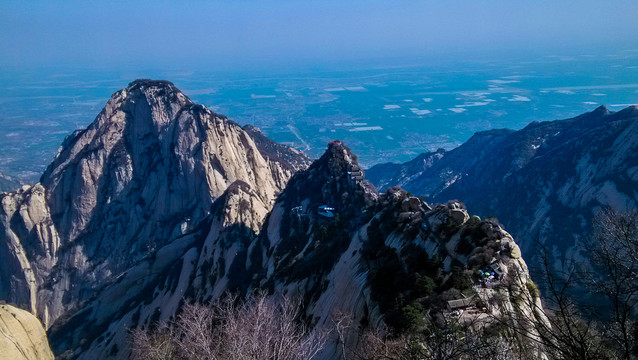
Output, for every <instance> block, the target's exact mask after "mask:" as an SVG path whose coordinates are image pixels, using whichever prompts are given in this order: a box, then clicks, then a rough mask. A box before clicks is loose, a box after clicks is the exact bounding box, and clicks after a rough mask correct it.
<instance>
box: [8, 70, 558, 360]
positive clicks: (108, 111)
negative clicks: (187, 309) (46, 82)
mask: <svg viewBox="0 0 638 360" xmlns="http://www.w3.org/2000/svg"><path fill="white" fill-rule="evenodd" d="M0 200H1V203H2V207H1V209H0V231H1V232H0V234H2V235H1V236H2V241H1V242H0V259H2V260H3V261H2V262H1V263H0V276H1V278H0V281H1V283H0V299H4V300H6V301H7V302H10V303H13V304H15V305H18V306H19V307H22V308H23V309H26V310H29V311H31V312H32V313H34V314H36V315H37V316H38V317H39V318H40V319H41V320H42V321H43V323H44V324H45V325H46V327H47V328H48V334H49V340H50V342H51V345H52V347H53V352H54V353H55V354H56V356H58V357H59V358H80V359H98V358H99V359H101V358H117V359H126V358H128V356H129V355H130V352H131V348H130V329H133V328H149V327H153V326H155V325H156V324H157V322H163V321H170V320H171V319H174V318H175V317H176V316H177V315H178V314H179V312H180V310H181V308H182V307H183V306H184V305H185V304H188V303H201V304H208V303H210V302H211V301H214V300H216V299H219V298H220V297H221V296H223V295H224V294H225V293H228V292H232V293H235V294H238V295H240V296H242V295H245V294H249V293H250V292H251V291H253V290H256V289H265V290H267V291H268V293H269V294H274V295H273V296H277V294H279V295H281V294H285V295H287V296H291V297H294V298H298V299H301V300H302V301H301V304H302V309H301V310H302V318H303V319H300V320H303V321H305V323H306V324H308V325H309V326H310V327H312V328H315V329H329V328H330V326H332V325H333V324H334V319H335V316H337V315H339V314H345V315H346V316H348V318H349V319H350V320H351V322H352V324H354V325H353V329H355V331H353V332H351V333H350V334H349V335H346V336H341V335H338V334H337V332H334V331H332V332H330V334H331V335H330V336H332V338H331V339H330V341H328V342H327V345H326V347H325V348H324V349H323V351H322V353H321V354H320V355H319V359H334V358H339V357H340V356H341V354H342V352H343V349H344V348H345V347H346V346H347V347H349V348H353V347H356V346H357V342H358V341H359V335H360V332H363V331H365V330H371V329H372V330H379V331H382V332H388V331H395V332H399V333H400V332H402V331H403V332H405V331H409V328H408V327H407V326H406V325H405V324H406V321H404V320H405V318H406V317H407V316H409V315H410V314H412V316H413V317H412V318H413V319H416V321H417V322H418V321H419V319H425V318H426V317H428V316H429V315H427V314H434V313H444V312H445V311H447V310H446V304H450V303H449V301H452V304H455V303H454V301H457V302H458V301H461V302H462V303H465V302H466V301H467V302H468V304H469V301H470V300H471V301H472V302H473V303H475V304H476V305H477V306H479V307H484V309H483V310H482V311H484V312H489V313H491V314H492V316H504V315H511V316H510V317H509V318H511V319H515V320H514V321H519V320H516V319H524V320H525V321H527V322H529V321H532V322H535V321H538V322H543V321H546V319H545V317H544V314H543V312H542V307H541V305H540V300H539V299H538V294H534V293H533V291H531V290H530V289H533V287H531V286H530V284H533V283H532V281H531V278H530V275H529V273H528V271H527V265H526V264H525V261H524V260H523V258H522V256H521V251H520V249H519V248H518V246H517V245H516V243H515V242H514V241H513V239H512V237H511V236H510V235H509V234H508V233H507V232H506V231H505V230H504V229H503V228H501V227H500V225H499V224H497V223H495V222H493V221H491V220H489V219H481V218H479V217H476V216H470V214H469V213H468V211H467V209H466V208H465V205H463V203H461V202H460V201H450V202H447V201H445V202H444V203H442V204H439V205H436V206H433V207H432V206H430V205H428V204H427V203H425V202H423V201H422V200H421V199H419V198H417V197H413V196H411V195H410V194H409V193H407V192H406V191H404V190H402V189H400V188H390V189H388V190H387V191H386V192H385V193H378V192H377V189H376V188H375V187H374V186H373V185H372V184H371V183H370V182H368V181H367V180H366V179H365V176H364V172H363V170H362V169H361V168H360V166H359V164H358V162H357V157H356V156H355V155H354V154H353V153H352V152H351V151H350V149H348V147H347V146H345V144H343V143H342V142H339V141H334V142H332V143H330V144H329V145H328V148H327V150H326V152H325V153H324V155H323V156H322V157H321V158H319V159H317V160H316V161H314V162H312V163H311V162H310V160H309V159H308V158H307V157H306V156H305V155H304V154H302V153H300V152H298V151H296V150H294V149H292V148H289V147H286V146H283V145H280V144H276V143H274V142H272V141H271V140H269V139H267V138H266V137H265V136H264V135H263V134H262V133H261V132H260V131H259V129H257V128H254V127H250V126H246V127H245V128H241V127H240V126H238V125H237V124H235V123H233V122H231V121H229V120H228V119H226V118H225V117H223V116H220V115H217V114H214V113H212V112H210V111H209V110H208V109H206V108H205V107H203V106H201V105H195V104H193V103H192V102H191V101H190V100H189V99H188V98H187V97H186V96H185V95H183V94H182V93H181V92H180V91H179V90H177V89H176V88H175V87H174V86H173V85H172V84H171V83H169V82H166V81H151V80H138V81H135V82H133V83H131V84H130V85H129V87H128V88H126V89H124V90H122V91H120V92H117V93H116V94H114V95H113V97H112V98H111V100H109V102H108V103H107V105H106V107H105V109H104V110H103V111H102V112H101V113H100V115H99V116H98V117H97V118H96V120H95V121H94V122H93V123H92V124H91V125H90V126H89V127H88V128H87V129H85V130H81V131H77V132H76V133H74V134H72V135H71V136H69V137H68V138H67V139H66V140H65V141H64V143H63V145H62V147H61V149H60V152H59V154H58V156H57V157H56V158H55V160H54V161H53V163H52V164H51V165H50V166H49V168H48V169H47V170H46V172H45V173H44V175H43V176H42V179H41V182H40V183H39V184H36V185H34V186H24V187H22V188H21V189H20V190H18V191H16V192H13V193H2V195H0ZM487 268H490V269H498V270H497V271H498V276H497V277H498V281H496V280H495V281H494V282H492V283H490V286H489V287H482V286H481V285H480V281H484V279H481V278H479V277H477V276H478V275H476V274H479V273H480V271H483V270H485V269H487ZM493 271H495V270H493ZM483 274H484V273H483ZM495 274H496V273H495ZM493 276H495V275H493ZM464 294H465V295H464ZM464 296H469V297H468V298H464ZM463 299H468V300H463ZM522 299H529V300H530V301H529V302H526V301H521V300H522ZM485 316H486V315H477V317H478V318H480V317H485ZM433 321H434V320H433ZM485 325H486V326H489V325H490V324H489V323H486V324H485ZM496 333H498V332H496ZM527 335H528V336H531V337H533V336H535V334H534V333H533V331H531V332H530V334H527ZM498 336H500V335H498Z"/></svg>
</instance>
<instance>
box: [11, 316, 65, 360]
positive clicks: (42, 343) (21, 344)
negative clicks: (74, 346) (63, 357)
mask: <svg viewBox="0 0 638 360" xmlns="http://www.w3.org/2000/svg"><path fill="white" fill-rule="evenodd" d="M0 354H2V358H3V359H15V360H48V359H51V360H53V353H52V352H51V349H50V348H49V342H48V341H47V334H46V332H45V331H44V328H43V327H42V324H41V323H40V321H39V320H38V318H36V317H35V316H33V314H31V313H30V312H28V311H25V310H22V309H18V308H16V307H13V306H10V305H0Z"/></svg>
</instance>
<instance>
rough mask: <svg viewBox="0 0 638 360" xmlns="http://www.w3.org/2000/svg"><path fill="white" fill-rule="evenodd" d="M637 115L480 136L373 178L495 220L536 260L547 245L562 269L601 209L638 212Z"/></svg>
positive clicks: (591, 116)
mask: <svg viewBox="0 0 638 360" xmlns="http://www.w3.org/2000/svg"><path fill="white" fill-rule="evenodd" d="M637 120H638V107H636V106H631V107H628V108H626V109H624V110H621V111H618V112H611V111H609V110H608V109H607V108H606V107H604V106H601V107H599V108H597V109H596V110H594V111H592V112H589V113H586V114H583V115H580V116H577V117H575V118H572V119H567V120H559V121H549V122H541V123H538V122H535V123H531V124H530V125H528V126H527V127H525V128H523V129H521V130H519V131H513V130H490V131H484V132H480V133H476V134H475V135H474V136H473V137H472V138H471V139H470V140H468V141H467V142H466V143H465V144H463V145H461V146H460V147H458V148H456V149H454V150H451V151H447V152H446V151H438V152H436V153H425V154H422V155H420V156H419V157H417V158H415V159H414V160H412V161H409V162H407V163H404V164H383V165H378V166H375V167H373V168H371V169H370V170H368V175H369V178H370V179H371V181H372V182H373V183H374V184H375V185H377V186H379V187H380V188H385V187H388V186H394V185H398V186H402V187H403V188H405V189H406V190H408V191H411V192H413V193H414V194H416V195H419V196H424V198H425V199H426V200H428V201H432V202H440V201H446V200H447V199H451V198H458V199H463V201H464V202H465V203H466V204H468V206H469V207H471V208H472V209H475V211H476V212H477V213H479V214H483V215H484V216H491V215H496V216H498V218H499V220H500V221H501V222H502V223H503V224H504V225H505V226H506V227H507V229H509V231H510V232H511V233H512V234H513V235H514V236H515V237H516V238H517V240H518V241H519V242H520V244H521V246H522V248H523V252H524V253H525V254H528V256H532V255H534V254H535V253H536V251H537V250H538V247H537V245H536V244H538V243H540V244H543V245H544V246H545V247H546V248H547V249H549V250H550V253H551V255H552V256H553V265H554V266H556V267H557V268H560V267H562V266H563V265H565V264H568V263H570V262H572V261H574V260H581V259H582V256H581V254H579V249H580V248H581V245H582V242H583V241H584V239H586V238H587V236H589V233H590V231H591V223H592V218H593V215H594V213H595V212H596V211H597V210H598V209H601V208H604V207H611V208H614V209H616V210H620V211H622V210H626V209H634V208H636V206H637V205H638V203H637V200H636V199H638V193H637V192H636V189H638V171H637V169H638V155H636V154H638V152H637V150H638V136H636V134H638V132H637V130H638V121H637Z"/></svg>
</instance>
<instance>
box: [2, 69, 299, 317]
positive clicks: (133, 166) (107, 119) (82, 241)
mask: <svg viewBox="0 0 638 360" xmlns="http://www.w3.org/2000/svg"><path fill="white" fill-rule="evenodd" d="M259 141H260V144H262V145H263V144H266V145H270V146H272V147H275V148H276V149H278V150H280V151H283V152H286V151H288V152H290V153H292V154H293V155H292V157H293V158H294V159H295V160H296V161H295V162H291V163H289V162H287V161H282V160H280V158H277V157H274V156H272V154H270V153H268V152H267V151H264V147H263V146H262V147H261V148H260V147H258V146H257V145H256V144H255V141H253V137H252V136H251V134H249V133H248V132H246V131H244V130H243V129H242V128H241V127H240V126H238V125H237V124H235V123H233V122H232V121H229V120H228V119H226V118H225V117H223V116H220V115H217V114H214V113H212V112H211V111H210V110H208V109H207V108H205V107H203V106H201V105H196V104H193V103H192V102H191V101H190V99H188V98H187V97H186V96H185V95H184V94H182V93H181V92H180V91H179V90H178V89H176V88H175V87H174V86H173V85H172V84H171V83H169V82H166V81H152V80H137V81H135V82H133V83H131V84H130V85H129V87H128V88H126V89H124V90H121V91H119V92H117V93H115V94H114V95H113V96H112V98H111V99H110V100H109V101H108V103H107V104H106V106H105V108H104V110H103V111H102V112H101V113H100V114H99V115H98V117H97V118H96V119H95V121H94V122H93V123H92V124H91V125H89V127H88V128H86V129H84V130H79V131H76V132H75V133H74V134H72V135H70V136H69V137H67V139H65V141H64V143H63V145H62V147H61V148H60V151H59V153H58V155H57V156H56V158H55V159H54V161H53V162H52V164H51V165H50V166H49V167H48V168H47V170H46V171H45V173H44V175H43V176H42V179H41V184H37V185H35V186H33V187H25V188H23V189H21V190H20V191H18V192H16V193H3V194H2V195H0V197H1V199H2V211H1V212H0V231H1V233H2V234H3V235H2V236H3V240H4V241H2V245H0V255H2V259H7V261H6V262H5V264H4V265H2V266H0V274H2V275H3V276H2V279H1V280H0V282H1V283H0V297H1V298H4V299H7V300H8V301H11V302H13V303H15V304H17V305H19V306H21V307H23V308H25V309H29V310H30V311H33V312H34V313H35V314H37V315H38V316H39V317H40V318H41V319H42V320H43V322H44V323H45V326H46V327H49V326H50V325H51V324H52V323H53V322H55V320H56V319H57V318H59V317H60V316H62V315H63V314H65V313H66V312H67V311H69V310H73V309H74V308H75V307H77V306H78V304H80V303H81V302H83V301H86V300H87V299H89V298H91V297H93V296H95V295H96V294H97V293H98V292H99V291H100V289H101V288H102V287H103V286H104V285H106V284H108V283H110V282H111V281H112V280H113V279H114V278H115V277H117V276H120V275H121V274H122V273H123V272H125V271H126V270H127V269H128V268H130V267H131V266H132V265H134V264H135V263H137V262H138V261H140V260H141V259H143V258H144V257H145V256H147V255H148V254H149V252H151V251H152V250H153V249H158V248H161V247H163V246H164V245H166V244H168V243H170V242H171V241H173V240H174V239H175V237H177V236H179V235H180V234H181V233H182V232H183V230H184V226H183V224H184V223H186V222H187V223H189V224H197V223H199V222H200V221H202V220H203V219H204V218H206V217H207V215H208V213H209V212H210V207H211V205H212V203H213V201H214V200H215V199H216V198H217V197H219V196H220V195H221V194H222V193H223V192H224V191H225V190H226V189H227V188H228V187H229V186H230V184H232V183H233V182H236V181H241V182H244V183H245V184H247V185H248V186H249V187H250V188H251V189H252V191H254V192H255V194H256V196H257V199H258V201H260V202H261V203H263V204H264V206H266V207H270V206H271V204H272V203H273V201H274V198H275V196H276V194H277V193H278V192H279V191H281V189H282V188H283V186H284V185H285V183H286V181H287V180H288V178H289V177H290V176H291V175H292V173H294V172H295V171H296V170H298V169H299V168H303V167H305V166H307V164H308V163H309V159H308V158H307V157H306V156H305V155H303V154H301V153H299V152H296V151H295V150H292V149H290V148H287V147H284V146H282V145H278V144H276V145H272V144H267V143H266V142H265V140H263V139H259ZM268 141H269V140H268ZM263 216H265V211H263V210H262V213H260V214H258V215H257V216H256V217H257V218H260V217H261V218H262V219H263ZM256 221H259V220H256Z"/></svg>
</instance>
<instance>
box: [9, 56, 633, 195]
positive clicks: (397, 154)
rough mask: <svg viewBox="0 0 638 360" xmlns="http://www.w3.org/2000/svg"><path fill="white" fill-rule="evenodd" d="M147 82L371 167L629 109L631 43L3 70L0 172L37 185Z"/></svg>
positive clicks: (277, 136) (292, 141)
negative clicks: (538, 50) (327, 61)
mask: <svg viewBox="0 0 638 360" xmlns="http://www.w3.org/2000/svg"><path fill="white" fill-rule="evenodd" d="M144 77H149V78H162V79H166V80H170V81H172V82H173V83H175V85H176V86H177V87H178V88H179V89H181V90H182V91H183V92H184V93H185V94H187V95H188V96H189V97H190V98H191V99H192V100H193V101H194V102H196V103H201V104H203V105H206V106H207V107H209V108H210V109H211V110H212V111H215V112H217V113H220V114H223V115H226V116H228V117H229V118H230V119H232V120H233V121H235V122H237V123H239V124H241V125H245V124H252V125H255V126H258V127H260V128H261V129H262V130H263V132H264V133H265V134H266V135H267V136H269V137H270V138H272V139H273V140H275V141H279V142H283V143H286V144H289V145H292V146H294V147H297V148H300V149H302V150H304V151H306V152H307V153H308V154H309V155H310V156H312V157H318V156H319V155H321V153H322V152H323V150H324V149H325V145H326V143H327V142H329V141H330V140H333V139H340V140H343V141H345V143H346V144H347V145H348V146H350V147H351V148H352V149H353V151H354V152H355V153H356V154H358V155H359V159H360V161H361V163H362V164H363V165H364V167H369V166H372V165H374V164H376V163H379V162H388V161H393V162H398V161H406V160H409V159H410V158H412V157H414V156H416V155H417V154H419V153H421V152H424V151H433V150H436V149H438V148H445V149H451V148H454V147H456V146H458V145H460V144H461V143H462V142H464V141H466V140H467V139H468V138H469V137H470V136H471V135H472V134H473V133H474V132H476V131H482V130H488V129H494V128H504V127H507V128H512V129H520V128H522V127H524V126H525V125H527V124H528V123H530V122H532V121H546V120H556V119H562V118H568V117H573V116H576V115H579V114H581V113H583V112H586V111H591V110H593V109H595V108H596V107H598V106H600V105H603V104H604V105H607V106H608V107H609V108H610V109H611V110H620V109H622V108H623V107H626V106H629V105H632V104H636V103H638V50H629V51H622V52H619V53H614V54H608V55H579V56H545V57H539V58H536V59H526V60H524V61H523V60H519V61H511V60H507V61H505V60H491V61H466V62H462V61H458V62H454V63H446V64H444V65H436V66H435V65H423V64H419V63H416V64H403V65H395V64H372V65H371V64H367V66H363V67H356V66H344V67H335V69H326V68H322V69H321V70H299V71H296V72H294V71H293V72H272V73H268V72H253V73H248V72H246V73H238V72H233V73H222V72H216V71H214V70H213V69H211V70H200V71H166V70H163V71H151V70H148V71H128V70H127V71H123V70H119V71H106V70H103V71H96V70H91V71H82V70H76V69H73V70H65V71H61V70H59V69H55V70H42V69H41V70H28V71H27V70H24V71H15V70H14V69H12V70H2V71H0V173H4V174H7V175H11V176H15V177H17V178H19V179H20V180H21V181H23V182H26V183H34V182H37V181H38V178H39V175H40V174H41V173H42V171H43V170H44V169H45V167H46V166H47V164H48V163H49V162H50V161H51V160H52V159H53V157H54V156H55V153H56V151H57V149H58V147H59V146H60V144H61V142H62V140H63V139H64V137H65V136H66V135H68V134H70V133H71V132H73V131H74V130H76V129H80V128H83V127H86V126H87V125H88V124H90V123H91V122H92V121H93V119H94V118H95V117H96V116H97V114H98V113H99V112H100V110H101V109H102V108H103V106H104V105H105V103H106V101H107V100H108V98H109V97H110V96H111V94H112V93H114V92H115V91H117V90H119V89H122V88H124V87H126V86H127V84H128V82H130V81H132V80H134V79H136V78H144Z"/></svg>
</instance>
